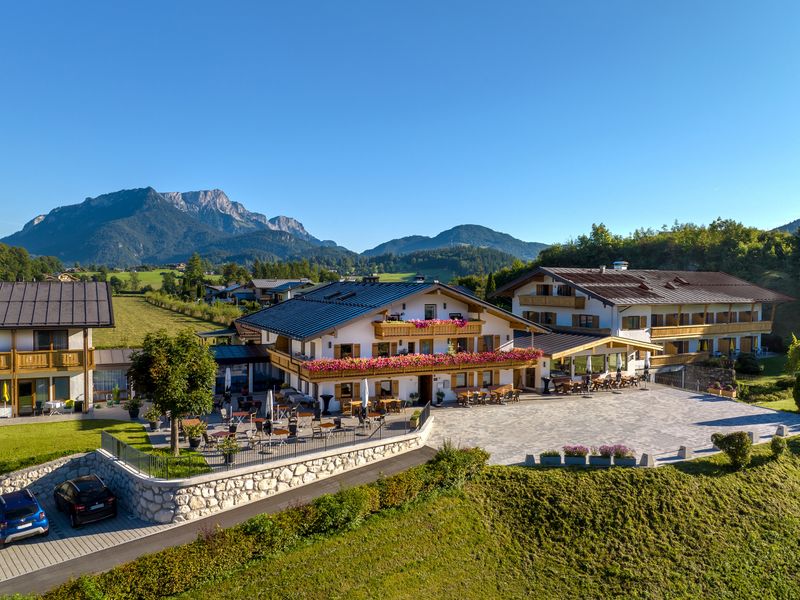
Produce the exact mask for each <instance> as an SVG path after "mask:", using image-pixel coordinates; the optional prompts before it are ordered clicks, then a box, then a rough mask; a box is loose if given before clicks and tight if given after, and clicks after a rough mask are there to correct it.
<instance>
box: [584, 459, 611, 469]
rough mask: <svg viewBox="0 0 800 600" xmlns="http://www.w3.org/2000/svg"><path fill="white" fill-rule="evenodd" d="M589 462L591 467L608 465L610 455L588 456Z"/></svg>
mask: <svg viewBox="0 0 800 600" xmlns="http://www.w3.org/2000/svg"><path fill="white" fill-rule="evenodd" d="M589 464H590V465H592V466H593V467H610V466H611V457H610V456H590V457H589Z"/></svg>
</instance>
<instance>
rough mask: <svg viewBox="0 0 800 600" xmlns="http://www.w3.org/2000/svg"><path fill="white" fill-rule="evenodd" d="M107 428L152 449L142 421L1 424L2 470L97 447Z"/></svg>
mask: <svg viewBox="0 0 800 600" xmlns="http://www.w3.org/2000/svg"><path fill="white" fill-rule="evenodd" d="M103 429H105V430H106V431H108V432H109V433H112V434H113V435H115V436H116V437H118V438H119V439H121V440H123V441H125V442H127V443H128V444H131V445H133V446H136V447H137V448H139V449H141V450H149V449H150V441H149V440H148V438H147V433H145V430H144V427H142V426H141V425H140V424H139V423H130V422H126V421H113V420H108V419H86V420H75V421H62V422H58V423H30V424H25V425H5V426H3V427H0V473H7V472H9V471H16V470H17V469H22V468H25V467H28V466H31V465H38V464H41V463H43V462H47V461H49V460H54V459H56V458H59V457H60V456H67V455H69V454H75V453H76V452H89V451H91V450H95V449H96V448H98V447H99V446H100V431H101V430H103Z"/></svg>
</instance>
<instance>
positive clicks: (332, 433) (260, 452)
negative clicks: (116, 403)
mask: <svg viewBox="0 0 800 600" xmlns="http://www.w3.org/2000/svg"><path fill="white" fill-rule="evenodd" d="M430 410H431V409H430V403H428V404H427V405H425V407H424V408H422V409H421V412H420V415H419V417H418V420H417V425H416V428H420V427H422V426H423V425H424V424H425V422H426V421H427V420H428V419H429V418H430ZM412 414H413V413H412ZM416 428H412V427H411V423H410V419H408V418H404V419H398V420H390V421H380V422H378V423H375V424H373V425H372V426H363V427H362V426H357V427H342V428H330V429H327V430H325V429H322V430H317V431H316V433H315V432H314V429H310V430H307V431H308V432H307V433H306V431H305V430H304V431H302V432H299V433H298V434H297V435H294V436H286V435H285V434H284V435H281V436H277V435H269V434H267V433H263V434H258V433H253V435H252V437H249V438H248V437H242V435H241V434H237V437H236V439H237V442H238V443H239V447H240V449H239V450H238V451H237V452H235V453H233V454H232V456H231V455H226V454H224V453H223V452H222V451H221V450H220V449H219V447H218V443H215V440H214V438H211V437H210V438H209V443H204V444H202V445H201V446H200V448H198V450H197V451H185V450H184V451H183V453H182V454H181V455H180V456H172V455H170V454H168V453H169V449H155V450H152V451H150V452H143V451H142V450H139V449H137V448H134V447H133V446H131V445H130V444H127V443H125V442H124V441H122V440H120V439H118V438H116V437H114V436H113V435H111V434H109V433H107V432H105V431H102V432H101V447H102V448H103V450H105V451H106V452H108V453H109V454H111V455H112V456H114V457H116V458H117V459H119V460H120V461H122V462H124V463H126V464H127V465H129V466H130V467H132V468H134V469H136V470H137V471H140V472H141V473H145V474H147V475H150V476H152V477H159V478H163V479H180V478H184V477H190V476H192V475H198V474H202V473H209V472H212V471H224V470H229V469H235V468H239V467H243V466H250V465H259V464H267V463H270V462H274V461H279V460H285V459H288V458H299V457H301V456H303V455H305V454H312V453H316V452H324V451H327V450H338V449H341V450H346V449H347V448H350V447H352V448H353V449H354V450H357V449H358V446H360V445H363V444H366V443H370V442H374V441H376V440H383V439H390V438H392V437H396V436H399V435H404V434H407V433H410V432H411V431H413V430H414V429H416Z"/></svg>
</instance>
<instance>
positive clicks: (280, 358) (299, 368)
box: [267, 348, 537, 381]
mask: <svg viewBox="0 0 800 600" xmlns="http://www.w3.org/2000/svg"><path fill="white" fill-rule="evenodd" d="M267 351H268V353H269V356H270V361H271V362H272V364H273V365H275V366H277V367H279V368H281V369H284V370H287V371H291V372H293V373H298V374H299V375H300V376H301V377H303V378H304V379H306V380H307V381H328V380H332V379H344V378H352V379H362V378H364V377H375V376H392V375H425V374H431V373H457V372H462V371H485V370H492V369H513V368H520V367H530V366H534V365H536V363H537V359H536V358H527V359H525V358H520V359H516V360H513V359H504V360H496V361H486V362H479V363H462V364H435V365H408V366H407V365H397V364H391V363H392V361H391V357H390V359H389V360H386V361H385V364H384V365H381V366H379V367H370V368H366V369H343V370H330V371H329V370H325V371H319V370H314V368H313V366H311V365H310V363H312V362H314V361H312V360H309V359H305V358H302V357H299V356H290V355H288V354H287V353H285V352H282V351H280V350H276V349H275V348H267ZM471 354H479V353H471ZM499 354H502V352H499ZM511 355H512V354H509V357H510V356H511ZM324 360H330V359H324Z"/></svg>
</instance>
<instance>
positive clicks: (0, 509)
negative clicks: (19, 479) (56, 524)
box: [0, 490, 50, 547]
mask: <svg viewBox="0 0 800 600" xmlns="http://www.w3.org/2000/svg"><path fill="white" fill-rule="evenodd" d="M48 533H50V522H49V521H48V520H47V515H46V514H45V513H44V509H43V508H42V505H41V504H39V501H38V500H37V499H36V497H35V496H34V495H33V494H32V493H31V491H30V490H21V491H19V492H11V493H10V494H3V495H1V496H0V547H2V546H3V545H5V544H8V543H9V542H14V541H16V540H21V539H23V538H26V537H31V536H33V535H47V534H48Z"/></svg>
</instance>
